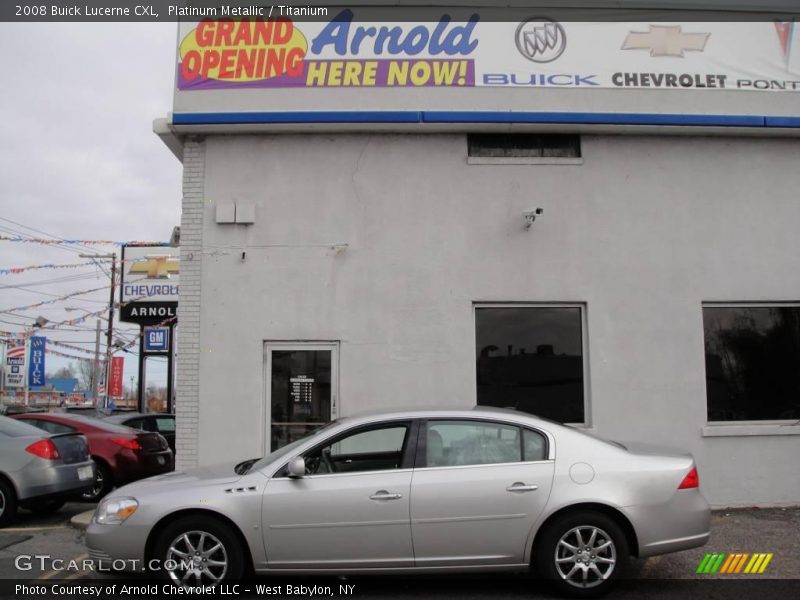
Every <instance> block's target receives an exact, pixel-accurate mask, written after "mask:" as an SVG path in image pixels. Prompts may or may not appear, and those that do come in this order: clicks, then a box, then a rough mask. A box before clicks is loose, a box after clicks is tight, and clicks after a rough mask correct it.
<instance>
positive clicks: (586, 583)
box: [554, 525, 617, 588]
mask: <svg viewBox="0 0 800 600" xmlns="http://www.w3.org/2000/svg"><path fill="white" fill-rule="evenodd" d="M554 558H555V566H556V570H557V571H558V574H559V575H560V576H561V578H562V579H563V580H564V581H565V582H566V583H568V584H570V585H572V586H574V587H577V588H593V587H596V586H598V585H600V584H602V583H603V582H604V581H606V580H607V579H608V578H609V577H610V576H611V574H612V573H613V572H614V567H615V566H616V564H617V549H616V547H615V546H614V542H613V540H612V539H611V536H609V535H608V533H606V532H605V531H603V530H602V529H600V528H599V527H595V526H593V525H585V526H579V527H574V528H572V529H570V530H569V531H567V532H566V533H565V534H564V535H562V536H561V538H560V539H559V540H558V543H557V544H556V552H555V557H554Z"/></svg>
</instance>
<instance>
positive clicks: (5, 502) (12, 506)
mask: <svg viewBox="0 0 800 600" xmlns="http://www.w3.org/2000/svg"><path fill="white" fill-rule="evenodd" d="M16 516H17V493H16V492H15V491H14V487H13V486H12V485H11V484H10V483H8V482H7V481H5V480H3V479H0V527H5V526H6V525H8V524H9V523H11V521H13V520H14V517H16Z"/></svg>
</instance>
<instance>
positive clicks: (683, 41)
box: [622, 25, 711, 58]
mask: <svg viewBox="0 0 800 600" xmlns="http://www.w3.org/2000/svg"><path fill="white" fill-rule="evenodd" d="M710 35H711V34H710V33H684V32H683V30H682V29H681V26H680V25H674V26H670V25H666V26H664V25H650V31H631V32H629V33H628V37H626V38H625V42H624V43H623V44H622V49H623V50H650V56H674V57H678V58H683V53H684V52H686V51H687V50H688V51H692V52H702V51H703V49H705V47H706V42H707V41H708V37H709V36H710Z"/></svg>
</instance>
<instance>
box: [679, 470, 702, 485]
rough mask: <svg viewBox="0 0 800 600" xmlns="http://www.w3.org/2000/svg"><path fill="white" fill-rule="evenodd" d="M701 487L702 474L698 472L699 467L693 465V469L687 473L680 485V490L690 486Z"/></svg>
mask: <svg viewBox="0 0 800 600" xmlns="http://www.w3.org/2000/svg"><path fill="white" fill-rule="evenodd" d="M696 487H700V476H699V475H698V474H697V467H692V470H691V471H689V472H688V473H687V474H686V477H684V478H683V481H681V484H680V485H679V486H678V489H679V490H688V489H689V488H696Z"/></svg>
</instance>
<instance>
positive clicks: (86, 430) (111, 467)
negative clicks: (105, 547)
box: [12, 413, 175, 502]
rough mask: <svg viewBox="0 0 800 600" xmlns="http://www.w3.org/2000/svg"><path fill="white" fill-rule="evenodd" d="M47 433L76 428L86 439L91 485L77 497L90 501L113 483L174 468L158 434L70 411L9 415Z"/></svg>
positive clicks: (120, 483)
mask: <svg viewBox="0 0 800 600" xmlns="http://www.w3.org/2000/svg"><path fill="white" fill-rule="evenodd" d="M12 418H13V419H16V420H18V421H23V422H24V423H28V424H30V425H33V426H35V427H38V428H39V429H43V430H44V431H47V432H49V433H73V432H76V431H77V432H80V433H82V434H84V435H85V436H86V439H87V440H88V442H89V453H90V454H91V456H92V460H94V462H95V465H96V466H97V468H96V469H95V481H94V485H93V486H92V487H91V488H89V489H87V490H86V491H85V492H84V493H83V494H82V495H81V497H82V498H83V499H84V500H88V501H91V502H94V501H96V500H99V499H100V498H102V497H103V496H105V495H106V494H107V493H108V492H110V491H111V489H112V488H113V487H114V486H120V485H125V484H126V483H130V482H132V481H136V480H137V479H143V478H145V477H150V476H151V475H158V474H160V473H165V472H167V471H172V470H173V469H174V468H175V457H174V455H173V454H172V450H170V449H169V445H168V444H167V440H165V439H164V438H163V437H162V436H161V435H160V434H158V433H153V432H148V431H137V430H136V429H131V428H130V427H125V426H123V425H115V424H114V423H108V422H106V421H101V420H100V419H94V418H92V417H85V416H83V415H75V414H70V413H24V414H19V415H14V416H13V417H12Z"/></svg>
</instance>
